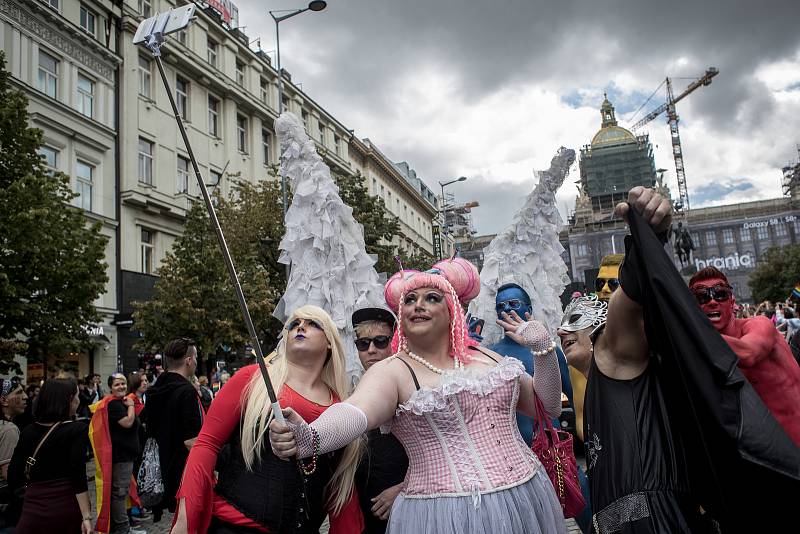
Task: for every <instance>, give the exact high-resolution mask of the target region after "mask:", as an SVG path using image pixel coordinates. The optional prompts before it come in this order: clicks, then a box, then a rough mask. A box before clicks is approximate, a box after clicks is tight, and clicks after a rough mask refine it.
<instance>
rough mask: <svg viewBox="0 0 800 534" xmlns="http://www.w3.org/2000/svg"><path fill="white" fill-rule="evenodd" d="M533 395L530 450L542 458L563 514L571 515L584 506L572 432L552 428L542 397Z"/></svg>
mask: <svg viewBox="0 0 800 534" xmlns="http://www.w3.org/2000/svg"><path fill="white" fill-rule="evenodd" d="M535 397H536V417H535V418H534V420H535V421H536V428H537V432H536V435H535V436H534V437H533V443H532V445H531V450H533V452H534V453H536V456H538V457H539V461H540V462H542V465H543V466H544V469H545V471H547V476H549V477H550V482H552V483H553V488H554V489H555V490H556V497H558V501H559V502H560V503H561V508H562V510H564V517H575V516H577V515H578V514H580V513H581V512H582V511H583V509H584V508H585V507H586V500H585V499H584V498H583V493H581V485H580V483H579V482H578V466H577V464H576V462H575V453H574V452H573V449H572V434H570V433H569V432H564V431H563V430H557V429H555V428H553V425H552V423H551V422H550V421H549V420H548V418H547V413H546V412H545V409H544V406H543V405H542V401H541V400H539V396H538V395H535Z"/></svg>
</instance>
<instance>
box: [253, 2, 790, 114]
mask: <svg viewBox="0 0 800 534" xmlns="http://www.w3.org/2000/svg"><path fill="white" fill-rule="evenodd" d="M239 3H240V4H241V7H242V8H243V9H242V11H243V12H245V13H246V15H247V18H248V19H249V20H252V21H253V22H254V23H255V22H256V21H258V22H260V23H261V24H262V25H260V26H259V25H257V24H253V25H251V26H249V28H248V33H251V34H252V33H254V32H255V31H258V30H256V28H259V29H262V28H263V30H262V31H263V32H264V33H265V34H266V35H264V37H265V39H264V41H265V42H266V41H268V40H269V37H268V36H269V35H271V34H272V24H271V20H269V19H268V17H267V16H266V9H268V7H267V3H265V2H252V1H247V0H240V2H239ZM302 3H303V2H300V4H302ZM296 4H297V2H287V1H280V2H270V3H269V4H268V5H269V7H271V8H274V9H278V8H284V7H295V6H296ZM259 13H260V16H259ZM259 18H260V21H259ZM798 19H800V2H797V1H796V0H784V1H769V0H767V1H764V2H749V1H730V0H710V1H704V2H695V1H673V2H633V1H627V2H623V1H592V2H588V1H586V2H582V1H575V0H573V1H569V0H567V1H561V2H551V1H541V2H530V1H524V0H517V1H512V0H494V1H489V0H487V1H481V2H478V1H468V2H465V1H463V0H437V1H435V2H430V1H421V0H406V1H392V2H390V1H388V0H369V1H367V0H348V1H344V0H338V1H337V0H331V1H330V2H329V4H328V8H327V9H326V10H325V11H323V12H321V13H313V14H304V15H303V19H302V21H301V19H300V18H297V19H293V20H292V21H290V22H289V21H287V22H286V23H284V26H282V28H285V29H284V30H283V31H284V37H283V39H282V41H285V42H284V43H282V44H284V45H285V52H284V54H286V55H285V57H284V59H285V61H284V63H285V65H287V67H288V68H289V70H293V69H292V59H291V55H289V54H298V53H308V54H311V55H312V56H318V57H319V59H320V60H321V61H322V63H321V64H320V65H318V68H316V69H315V70H314V72H297V71H296V70H295V71H294V72H293V74H295V76H296V77H298V78H302V79H303V81H304V82H305V84H306V85H305V86H306V87H309V88H310V89H309V90H310V91H311V92H312V93H314V94H317V93H319V92H320V89H322V88H323V87H326V86H330V85H331V84H334V85H335V88H336V93H337V94H338V97H337V98H336V100H338V102H336V105H338V106H341V107H342V109H340V110H337V111H339V112H341V114H342V115H344V120H345V121H346V120H347V117H346V116H347V109H345V106H346V104H345V103H350V104H351V105H352V103H353V102H354V101H357V102H358V103H359V105H361V106H366V107H368V108H371V109H372V110H373V111H374V112H375V113H381V114H387V115H389V116H390V117H391V116H392V113H393V111H394V110H395V107H394V106H393V105H392V99H393V98H394V97H395V95H396V94H397V93H398V91H401V90H402V87H403V86H405V85H407V84H420V83H421V84H424V83H425V81H426V80H425V79H424V78H422V77H421V76H420V68H419V67H420V66H421V65H425V64H434V65H440V66H441V68H444V69H447V70H449V71H451V72H452V73H454V74H455V75H456V76H457V79H458V83H459V90H460V91H461V92H462V93H463V95H464V97H465V99H466V100H468V101H469V100H477V99H479V98H480V97H482V96H483V95H485V94H487V93H491V92H493V91H495V90H497V89H498V88H499V87H504V86H508V85H513V84H515V83H519V82H523V81H524V82H530V81H534V82H539V83H542V84H545V85H547V86H551V87H554V88H557V89H559V90H561V91H563V92H564V93H567V92H568V91H570V90H572V89H574V88H580V87H586V86H595V87H601V88H602V87H606V86H608V85H609V82H613V81H614V77H615V76H616V75H618V74H619V73H620V72H623V71H628V72H630V73H631V74H632V75H633V76H635V77H637V78H638V79H640V80H642V84H643V87H642V91H643V93H646V92H648V89H649V88H650V87H652V88H653V89H655V87H656V86H657V85H658V84H659V83H660V82H661V80H663V78H664V77H665V76H667V75H670V76H676V77H681V76H695V75H699V74H702V72H703V71H704V70H705V68H706V67H708V66H716V67H718V68H719V69H720V75H719V76H718V77H717V79H715V81H714V84H713V88H711V89H707V90H704V91H698V93H697V94H695V95H693V96H692V98H691V99H688V100H687V101H686V103H685V104H683V106H691V108H690V109H691V111H692V112H693V113H694V114H695V116H696V117H699V116H703V117H704V118H706V119H708V120H710V123H711V125H712V126H713V127H718V128H730V127H731V126H732V125H734V124H737V125H738V126H739V127H742V128H749V127H752V126H754V125H758V123H759V121H760V120H761V117H762V116H763V115H764V114H767V113H768V112H769V111H770V109H771V104H772V103H771V102H770V99H769V98H764V97H758V96H756V95H758V94H761V93H763V91H761V88H760V87H758V85H759V84H760V82H758V81H757V80H755V79H754V78H753V72H754V71H755V69H756V68H757V67H758V66H759V65H761V64H763V63H765V62H769V61H774V60H776V59H779V58H782V57H785V56H787V55H793V53H794V52H796V51H797V50H798V46H799V45H800V34H798V32H797V31H796V21H797V20H798ZM289 25H291V27H289ZM254 26H255V27H254ZM309 49H310V50H311V51H310V52H309ZM677 57H684V58H686V61H687V64H686V65H684V66H681V67H677V66H674V67H673V70H672V71H671V72H666V71H665V69H666V68H668V67H669V66H670V63H671V62H672V61H673V60H674V59H675V58H677ZM686 83H688V81H687V82H686ZM683 85H685V83H682V81H679V80H676V90H678V91H679V90H680V89H681V87H682V86H683ZM645 86H646V87H645ZM659 101H663V93H662V94H661V95H659ZM657 103H658V102H654V104H657ZM687 109H688V108H687ZM623 111H624V110H623ZM393 118H397V119H401V117H393Z"/></svg>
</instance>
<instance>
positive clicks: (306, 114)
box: [301, 110, 308, 131]
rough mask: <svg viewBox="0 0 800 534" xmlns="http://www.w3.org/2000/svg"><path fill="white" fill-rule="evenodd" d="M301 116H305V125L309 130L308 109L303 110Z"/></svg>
mask: <svg viewBox="0 0 800 534" xmlns="http://www.w3.org/2000/svg"><path fill="white" fill-rule="evenodd" d="M301 116H302V117H303V126H304V127H305V129H306V131H308V111H306V110H303V112H302V113H301Z"/></svg>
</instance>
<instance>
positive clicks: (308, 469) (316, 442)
mask: <svg viewBox="0 0 800 534" xmlns="http://www.w3.org/2000/svg"><path fill="white" fill-rule="evenodd" d="M308 429H309V430H311V448H312V450H313V452H312V453H311V462H310V463H309V464H308V465H306V464H304V463H303V460H301V459H300V458H298V459H297V465H298V467H300V471H302V472H303V474H304V475H305V476H311V475H313V474H314V471H316V470H317V457H318V456H319V450H320V439H319V432H317V430H316V429H315V428H314V427H312V426H310V427H308Z"/></svg>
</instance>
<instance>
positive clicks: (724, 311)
mask: <svg viewBox="0 0 800 534" xmlns="http://www.w3.org/2000/svg"><path fill="white" fill-rule="evenodd" d="M689 289H690V290H691V292H692V294H693V295H694V296H695V298H696V299H697V302H698V303H699V304H700V309H702V310H703V313H705V314H706V316H707V317H708V319H709V321H711V324H712V325H713V326H714V328H715V329H716V330H717V332H719V333H720V334H721V335H722V337H723V338H724V339H725V341H726V342H727V343H728V345H729V346H730V347H731V349H733V352H735V353H736V355H737V356H738V357H739V369H741V371H742V374H744V376H745V378H747V380H749V381H750V384H752V386H753V389H755V390H756V392H757V393H758V395H759V396H760V397H761V400H762V401H764V404H765V405H766V406H767V408H769V411H770V412H772V415H773V416H775V419H776V420H777V421H778V423H780V424H781V426H782V427H783V429H784V430H786V433H787V434H789V437H791V438H792V440H793V441H794V442H795V444H796V445H797V446H798V447H800V366H798V365H797V362H796V361H795V360H794V358H793V357H792V351H791V349H790V348H789V345H788V344H787V343H786V340H785V339H784V338H783V336H782V335H781V334H780V332H778V330H777V329H776V328H775V326H774V325H773V324H772V321H770V320H769V319H768V318H767V317H766V316H763V315H762V316H758V317H752V318H749V319H737V318H736V317H735V314H734V310H733V308H734V305H735V303H736V299H735V297H734V296H733V289H732V288H731V286H730V284H729V283H728V278H727V277H726V276H725V275H724V274H723V273H722V271H720V270H719V269H717V268H715V267H706V268H705V269H701V270H700V271H698V272H697V273H695V275H694V276H692V278H691V280H689Z"/></svg>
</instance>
